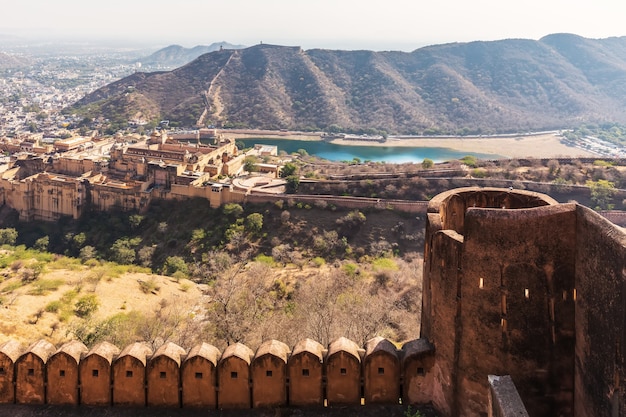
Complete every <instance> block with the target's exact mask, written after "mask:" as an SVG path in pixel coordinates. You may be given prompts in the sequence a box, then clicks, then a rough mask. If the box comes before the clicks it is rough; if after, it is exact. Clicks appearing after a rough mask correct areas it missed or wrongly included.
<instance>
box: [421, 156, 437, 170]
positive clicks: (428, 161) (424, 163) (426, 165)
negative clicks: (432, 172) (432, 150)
mask: <svg viewBox="0 0 626 417" xmlns="http://www.w3.org/2000/svg"><path fill="white" fill-rule="evenodd" d="M434 164H435V163H434V162H433V160H432V159H428V158H424V160H423V161H422V168H424V169H428V168H432V167H433V165H434Z"/></svg>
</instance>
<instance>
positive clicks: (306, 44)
mask: <svg viewBox="0 0 626 417" xmlns="http://www.w3.org/2000/svg"><path fill="white" fill-rule="evenodd" d="M2 1H3V2H9V1H10V3H11V5H10V6H9V7H8V8H3V9H4V10H3V17H4V19H2V20H3V23H2V24H1V25H0V34H5V35H6V34H15V35H20V36H24V35H26V34H34V35H45V36H46V37H48V38H53V37H59V36H63V37H70V38H72V39H76V40H84V39H90V38H93V37H105V38H112V39H121V38H123V39H128V40H129V41H134V42H142V43H146V42H149V43H154V44H156V45H163V46H165V45H169V44H173V43H178V44H181V45H183V46H187V47H189V46H194V45H197V44H205V45H206V44H209V43H212V42H219V41H227V42H230V43H234V44H243V45H254V44H257V43H259V42H263V43H272V44H279V45H299V46H302V47H303V48H305V49H311V48H331V49H373V50H405V51H411V50H414V49H416V48H418V47H421V46H424V45H429V44H439V43H446V42H457V41H458V42H467V41H472V40H495V39H506V38H527V39H539V38H541V37H542V36H545V35H548V34H550V33H558V32H569V33H575V34H578V35H581V36H584V37H589V38H606V37H610V36H623V35H626V24H625V23H624V21H625V19H624V18H625V16H626V2H623V1H621V0H588V1H581V0H516V1H511V0H428V1H424V0H380V1H371V0H170V1H165V0H96V1H94V0H2Z"/></svg>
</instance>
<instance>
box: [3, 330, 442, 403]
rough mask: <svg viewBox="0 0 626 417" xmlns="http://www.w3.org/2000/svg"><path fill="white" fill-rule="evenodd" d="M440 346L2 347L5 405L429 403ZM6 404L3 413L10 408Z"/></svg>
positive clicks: (374, 342) (342, 342) (379, 342)
mask: <svg viewBox="0 0 626 417" xmlns="http://www.w3.org/2000/svg"><path fill="white" fill-rule="evenodd" d="M432 365H433V346H432V345H431V344H430V343H428V342H427V341H425V340H422V339H418V340H414V341H410V342H407V343H405V344H404V345H403V346H402V348H401V349H397V348H396V346H395V345H393V344H392V343H391V342H389V341H388V340H386V339H383V338H381V337H376V338H373V339H371V340H369V341H368V342H367V343H366V344H365V346H364V347H363V348H360V347H359V346H358V345H357V344H356V343H354V342H353V341H351V340H348V339H345V338H340V339H337V340H335V341H334V342H332V343H331V344H330V345H329V346H328V347H324V346H322V345H321V344H319V343H317V342H315V341H313V340H310V339H305V340H303V341H301V342H299V343H297V344H296V345H295V346H294V347H293V349H291V348H290V347H288V346H287V345H286V344H284V343H282V342H279V341H276V340H269V341H266V342H264V343H262V344H261V345H260V346H259V348H258V349H257V350H256V352H253V351H252V350H251V349H250V348H248V347H247V346H245V345H243V344H240V343H236V344H233V345H230V346H228V347H227V348H226V349H225V350H224V351H223V352H220V351H219V350H218V349H217V348H216V347H214V346H212V345H209V344H207V343H203V344H200V345H198V346H195V347H193V348H192V349H190V350H189V352H187V351H185V349H183V348H181V347H180V346H177V345H175V344H173V343H165V344H164V345H162V346H161V347H159V348H158V349H157V350H156V351H154V352H153V351H152V349H151V348H150V347H149V346H148V345H146V344H143V343H133V344H131V345H129V346H126V347H125V348H124V349H123V350H120V349H119V348H118V347H116V346H114V345H112V344H110V343H107V342H102V343H99V344H97V345H95V346H93V347H92V348H91V349H88V348H87V347H86V346H85V345H83V344H82V343H80V342H78V341H72V342H69V343H66V344H64V345H63V346H61V347H59V348H58V349H57V348H56V347H55V346H54V345H52V344H50V343H48V342H46V341H45V340H40V341H38V342H36V343H34V344H32V345H30V346H29V347H27V348H24V347H23V346H21V345H20V344H19V343H18V342H16V341H14V340H9V341H7V342H4V343H3V344H1V345H0V404H13V403H16V404H50V405H81V404H82V405H88V406H109V405H112V406H120V407H123V406H148V407H173V408H180V407H185V408H197V407H203V408H209V409H246V408H248V409H249V408H265V407H279V406H320V407H321V406H334V405H361V404H363V403H364V404H366V405H367V404H399V403H400V402H402V403H404V404H407V403H410V404H415V403H426V402H428V401H429V398H430V393H429V388H428V387H429V386H431V385H432V381H431V376H430V375H431V372H430V370H431V368H432ZM1 407H2V406H1V405H0V410H1Z"/></svg>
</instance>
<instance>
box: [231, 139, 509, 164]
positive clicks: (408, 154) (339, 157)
mask: <svg viewBox="0 0 626 417" xmlns="http://www.w3.org/2000/svg"><path fill="white" fill-rule="evenodd" d="M237 142H243V143H244V144H245V146H246V147H252V146H254V145H255V144H264V145H273V146H277V147H278V151H279V152H280V151H285V152H287V153H288V154H291V153H294V152H297V151H298V150H299V149H304V150H305V151H307V153H308V154H309V155H315V156H318V157H320V158H324V159H327V160H329V161H352V160H353V159H354V158H359V159H360V160H361V161H362V162H364V161H374V162H383V161H384V162H389V163H394V164H401V163H405V162H416V163H418V162H422V161H423V160H424V159H426V158H428V159H431V160H433V161H434V162H445V161H450V160H454V159H461V158H463V157H464V156H467V155H473V156H475V157H477V158H479V159H496V158H497V157H498V156H497V155H493V154H481V153H476V152H461V151H455V150H453V149H449V148H412V147H404V146H402V147H401V146H352V145H349V146H348V145H336V144H334V143H328V142H324V141H307V140H292V139H264V138H257V139H237Z"/></svg>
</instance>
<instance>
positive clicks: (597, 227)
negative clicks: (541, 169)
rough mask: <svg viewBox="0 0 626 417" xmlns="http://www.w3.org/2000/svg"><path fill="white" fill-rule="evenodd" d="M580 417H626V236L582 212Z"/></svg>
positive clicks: (577, 410) (578, 335)
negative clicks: (624, 416)
mask: <svg viewBox="0 0 626 417" xmlns="http://www.w3.org/2000/svg"><path fill="white" fill-rule="evenodd" d="M576 211H577V219H578V221H577V224H576V226H577V227H576V230H577V234H578V240H577V242H576V245H577V252H578V254H579V256H577V257H576V361H575V365H576V369H575V372H576V379H575V384H576V390H575V392H576V395H575V403H574V408H575V414H574V415H575V416H577V417H583V416H584V417H592V416H594V417H595V416H607V417H609V416H611V417H612V416H623V415H625V414H626V392H625V388H626V368H625V363H624V360H625V358H626V338H625V336H626V333H625V331H626V328H625V326H626V324H625V322H624V320H625V319H626V233H625V232H624V229H618V228H616V227H615V226H614V225H612V224H611V223H609V222H608V221H606V220H605V219H603V218H602V217H600V216H598V215H596V213H594V212H593V211H591V210H589V209H587V208H585V207H581V206H578V207H577V210H576Z"/></svg>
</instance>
